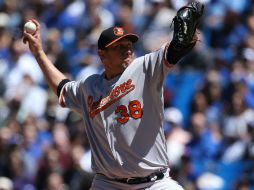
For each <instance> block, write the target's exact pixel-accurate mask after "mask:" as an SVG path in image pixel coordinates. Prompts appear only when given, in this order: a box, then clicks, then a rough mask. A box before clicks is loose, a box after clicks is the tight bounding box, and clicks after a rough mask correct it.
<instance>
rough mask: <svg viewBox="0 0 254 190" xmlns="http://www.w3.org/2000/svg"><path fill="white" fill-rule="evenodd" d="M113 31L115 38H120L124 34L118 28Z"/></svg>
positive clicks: (121, 29)
mask: <svg viewBox="0 0 254 190" xmlns="http://www.w3.org/2000/svg"><path fill="white" fill-rule="evenodd" d="M113 31H114V34H115V35H116V36H122V35H123V33H124V30H123V28H120V27H115V28H114V29H113Z"/></svg>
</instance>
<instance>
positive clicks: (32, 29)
mask: <svg viewBox="0 0 254 190" xmlns="http://www.w3.org/2000/svg"><path fill="white" fill-rule="evenodd" d="M24 30H25V31H26V32H27V33H30V34H33V33H34V32H35V31H36V25H35V24H34V23H33V22H32V21H28V22H26V23H25V25H24Z"/></svg>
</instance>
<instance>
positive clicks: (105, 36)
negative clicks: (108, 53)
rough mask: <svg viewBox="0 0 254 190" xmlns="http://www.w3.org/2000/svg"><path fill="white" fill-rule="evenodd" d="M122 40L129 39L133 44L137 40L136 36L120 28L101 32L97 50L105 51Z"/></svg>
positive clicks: (111, 28)
mask: <svg viewBox="0 0 254 190" xmlns="http://www.w3.org/2000/svg"><path fill="white" fill-rule="evenodd" d="M123 38H127V39H129V40H130V41H131V42H133V43H135V42H137V41H138V39H139V37H138V35H136V34H132V33H129V32H128V31H127V30H125V29H123V28H122V27H118V26H114V27H110V28H108V29H106V30H104V31H102V33H101V35H100V37H99V40H98V49H105V48H106V47H109V46H111V45H112V44H114V43H115V42H117V41H118V40H121V39H123Z"/></svg>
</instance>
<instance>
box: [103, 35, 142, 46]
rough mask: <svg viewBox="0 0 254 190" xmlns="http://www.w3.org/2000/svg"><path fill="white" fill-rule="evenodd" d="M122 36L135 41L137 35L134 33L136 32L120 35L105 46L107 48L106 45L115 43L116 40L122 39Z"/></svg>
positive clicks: (137, 37)
mask: <svg viewBox="0 0 254 190" xmlns="http://www.w3.org/2000/svg"><path fill="white" fill-rule="evenodd" d="M123 38H127V39H129V40H130V41H131V42H132V43H135V42H137V41H138V39H139V36H138V35H136V34H125V35H123V36H120V37H119V38H117V39H115V40H114V41H112V42H110V43H109V44H107V45H106V46H105V47H106V48H107V47H109V46H111V45H112V44H114V43H116V42H117V41H119V40H121V39H123Z"/></svg>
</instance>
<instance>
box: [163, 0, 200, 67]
mask: <svg viewBox="0 0 254 190" xmlns="http://www.w3.org/2000/svg"><path fill="white" fill-rule="evenodd" d="M203 10H204V5H203V4H201V3H199V2H192V3H191V4H189V5H187V6H184V7H182V8H180V9H179V10H178V11H177V13H176V16H175V17H174V19H173V24H174V34H173V39H172V41H171V43H170V45H169V49H168V54H167V60H168V61H169V62H170V63H172V64H175V63H177V62H178V61H179V60H180V59H181V58H182V57H183V56H184V55H186V54H187V53H188V52H189V51H190V50H191V49H192V48H193V47H194V45H195V44H196V42H197V40H198V38H197V35H196V29H197V24H198V21H199V19H200V17H201V16H202V14H203Z"/></svg>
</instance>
